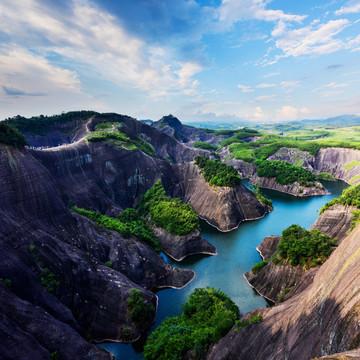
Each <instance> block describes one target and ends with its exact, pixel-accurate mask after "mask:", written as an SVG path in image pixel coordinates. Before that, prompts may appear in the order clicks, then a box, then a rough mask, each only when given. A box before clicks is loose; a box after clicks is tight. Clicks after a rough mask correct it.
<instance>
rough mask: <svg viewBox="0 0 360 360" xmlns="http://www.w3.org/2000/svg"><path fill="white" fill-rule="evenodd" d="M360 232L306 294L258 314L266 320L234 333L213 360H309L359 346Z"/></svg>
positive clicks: (212, 355) (354, 233)
mask: <svg viewBox="0 0 360 360" xmlns="http://www.w3.org/2000/svg"><path fill="white" fill-rule="evenodd" d="M359 238H360V227H359V226H357V227H356V228H355V229H354V230H353V231H352V232H351V233H350V235H348V236H347V237H346V238H345V239H343V241H342V242H341V244H340V245H339V247H338V248H337V249H336V250H335V251H334V252H333V253H332V254H331V256H330V258H329V259H328V260H327V261H326V262H325V263H324V265H322V266H321V267H320V269H319V270H318V272H317V273H316V275H315V277H314V279H313V281H312V282H311V283H310V284H309V286H308V287H307V288H306V289H305V290H304V291H302V292H301V293H299V294H297V295H295V296H294V297H292V298H291V299H289V300H287V301H285V302H284V303H282V304H279V305H277V306H274V307H272V308H269V309H260V310H258V311H259V312H260V313H261V314H262V318H263V320H262V321H261V322H260V323H258V324H254V325H250V326H248V327H245V328H244V329H242V330H239V331H237V332H233V331H230V333H229V334H228V335H226V336H225V337H224V338H223V339H222V340H220V341H219V343H218V344H217V345H216V346H215V347H214V348H213V350H212V351H211V353H210V354H209V356H208V358H209V359H217V360H218V359H249V358H251V359H260V360H261V359H290V360H291V359H296V360H301V359H309V358H314V357H320V356H325V355H329V354H333V353H339V352H345V351H349V350H353V349H357V348H358V347H359V345H360V328H359V323H360V311H359V308H360V292H359V286H360V283H359V271H360V270H359V269H360V267H359V266H360V249H359Z"/></svg>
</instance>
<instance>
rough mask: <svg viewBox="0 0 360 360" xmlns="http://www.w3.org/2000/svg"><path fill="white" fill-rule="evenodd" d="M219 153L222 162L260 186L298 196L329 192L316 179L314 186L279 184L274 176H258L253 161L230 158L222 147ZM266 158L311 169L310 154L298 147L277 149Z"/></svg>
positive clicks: (227, 151)
mask: <svg viewBox="0 0 360 360" xmlns="http://www.w3.org/2000/svg"><path fill="white" fill-rule="evenodd" d="M219 155H220V157H221V159H222V160H223V161H224V162H226V163H227V164H229V165H232V166H234V167H235V168H236V169H237V170H238V172H239V174H240V175H241V177H242V178H244V179H249V182H250V183H251V184H253V185H255V184H258V185H259V187H261V188H265V189H271V190H275V191H279V192H283V193H287V194H290V195H293V196H299V197H304V196H319V195H326V194H329V192H328V191H327V190H326V189H325V188H324V187H323V186H322V184H321V183H320V182H317V181H315V186H312V187H304V186H301V185H300V184H299V183H298V182H295V183H293V184H289V185H280V184H278V183H277V182H276V181H275V178H266V177H259V176H258V175H257V171H256V168H257V167H256V165H255V164H254V163H247V162H245V161H242V160H236V159H231V153H230V152H229V150H227V149H222V150H221V151H220V152H219ZM268 160H284V161H287V162H289V163H292V164H294V165H299V162H301V166H303V167H305V168H307V169H309V170H311V171H313V168H312V166H311V165H310V164H311V163H310V162H309V161H310V160H311V156H310V155H309V154H308V153H305V152H303V151H300V150H298V149H288V148H282V149H279V151H278V152H276V153H275V154H274V155H272V156H270V157H269V158H268Z"/></svg>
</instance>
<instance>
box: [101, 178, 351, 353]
mask: <svg viewBox="0 0 360 360" xmlns="http://www.w3.org/2000/svg"><path fill="white" fill-rule="evenodd" d="M244 183H245V185H247V183H246V182H244ZM323 183H324V185H325V187H326V188H327V189H328V190H329V191H331V194H330V195H325V196H316V197H310V198H308V197H307V198H296V197H294V196H290V195H287V194H282V193H279V192H276V191H272V190H266V189H263V190H262V192H263V193H264V194H265V195H266V196H267V197H268V198H270V199H271V200H272V201H273V205H274V211H272V212H271V213H270V214H268V215H266V216H265V217H264V218H262V219H260V220H255V221H248V222H245V223H242V224H241V225H240V226H239V228H238V229H237V230H234V231H231V232H229V233H221V232H219V231H217V230H216V229H214V228H212V227H211V226H209V225H207V224H206V223H205V222H202V229H203V230H202V235H203V237H204V238H205V239H206V240H208V241H209V242H211V243H212V244H213V245H215V247H216V249H217V252H218V255H216V256H192V257H190V258H188V259H185V260H184V261H182V262H181V263H178V262H175V261H173V260H171V259H169V258H166V261H167V262H169V263H170V264H172V265H174V266H178V267H180V268H188V269H192V270H194V271H195V273H196V275H195V278H194V280H193V281H192V282H191V283H190V284H189V285H187V286H185V287H184V288H183V289H181V290H175V289H165V290H161V291H159V292H158V293H157V295H158V297H159V308H158V313H157V317H156V323H155V325H154V326H153V328H152V330H153V329H154V328H155V327H157V326H158V325H159V324H160V323H161V321H162V320H163V319H164V318H166V317H167V316H174V315H179V314H180V313H181V306H182V304H183V303H184V302H185V301H186V300H187V298H188V296H189V295H190V294H191V293H192V292H193V291H194V289H196V288H199V287H206V286H211V287H214V288H216V289H220V290H222V291H224V292H225V293H226V294H227V295H229V296H230V298H231V299H232V300H233V301H234V302H235V303H236V304H237V305H238V307H239V309H240V312H241V313H242V314H245V313H247V312H249V311H251V310H254V309H256V308H260V307H266V306H269V304H268V303H267V301H266V300H265V299H263V298H262V297H261V296H259V295H257V293H256V292H255V291H254V290H253V289H252V288H251V287H250V286H249V285H248V284H247V282H246V280H245V279H244V277H243V274H244V273H245V272H247V271H248V270H249V269H251V268H252V266H253V265H254V264H255V263H257V262H259V261H260V260H261V257H260V255H259V254H258V252H257V251H256V247H257V246H258V245H259V244H260V243H261V241H262V240H263V239H264V237H265V236H268V235H281V232H282V230H284V229H285V228H287V227H288V226H290V225H292V224H298V225H300V226H302V227H304V228H309V227H310V226H311V225H312V223H313V222H314V221H315V220H316V218H317V217H318V211H319V210H320V208H321V207H322V206H323V205H324V204H325V203H326V202H328V201H330V200H331V199H333V198H334V197H338V196H339V195H341V193H342V190H343V189H345V188H346V187H347V186H348V185H347V184H346V183H344V182H341V181H336V182H325V181H324V182H323ZM102 345H103V346H104V347H105V348H106V349H107V350H108V351H110V352H111V353H112V354H113V355H115V356H116V359H117V360H125V359H126V360H136V359H142V358H143V356H142V354H141V353H139V351H141V350H139V349H137V347H139V346H136V345H131V344H129V345H125V344H115V343H112V344H111V343H110V344H102Z"/></svg>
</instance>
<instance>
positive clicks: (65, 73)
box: [0, 48, 80, 94]
mask: <svg viewBox="0 0 360 360" xmlns="http://www.w3.org/2000/svg"><path fill="white" fill-rule="evenodd" d="M0 83H1V84H3V85H4V86H7V87H10V88H15V89H21V90H22V91H24V92H26V93H46V94H51V93H56V92H57V91H69V92H72V93H80V80H79V78H78V75H77V74H76V73H75V72H73V71H70V70H67V69H62V68H60V67H57V66H54V65H51V64H50V63H49V61H48V60H46V59H45V58H43V57H42V56H39V55H36V54H33V53H31V52H29V51H26V50H25V49H21V48H16V49H12V48H10V49H6V48H5V49H4V48H3V50H2V51H1V52H0ZM54 84H56V87H54Z"/></svg>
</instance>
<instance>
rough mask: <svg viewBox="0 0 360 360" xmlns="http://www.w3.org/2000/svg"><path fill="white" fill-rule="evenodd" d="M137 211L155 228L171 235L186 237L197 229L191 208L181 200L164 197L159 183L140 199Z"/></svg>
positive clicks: (195, 216) (197, 219) (196, 220)
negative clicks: (148, 218)
mask: <svg viewBox="0 0 360 360" xmlns="http://www.w3.org/2000/svg"><path fill="white" fill-rule="evenodd" d="M137 209H138V212H139V214H140V215H141V216H143V217H145V218H146V217H147V216H150V217H151V220H152V221H153V222H154V224H155V225H156V226H159V227H162V228H164V229H166V230H168V231H169V232H171V233H173V234H178V235H186V234H188V233H190V232H191V231H194V230H195V229H197V228H199V218H198V216H197V215H196V213H195V211H194V210H193V208H192V207H191V206H190V205H189V204H186V203H184V202H183V201H182V200H181V199H178V198H172V197H170V196H168V195H166V194H165V189H164V187H163V185H162V183H161V181H158V182H157V183H155V184H154V185H153V186H152V188H151V189H150V190H148V191H147V192H146V194H145V195H144V196H142V197H141V199H140V201H139V203H138V207H137Z"/></svg>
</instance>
